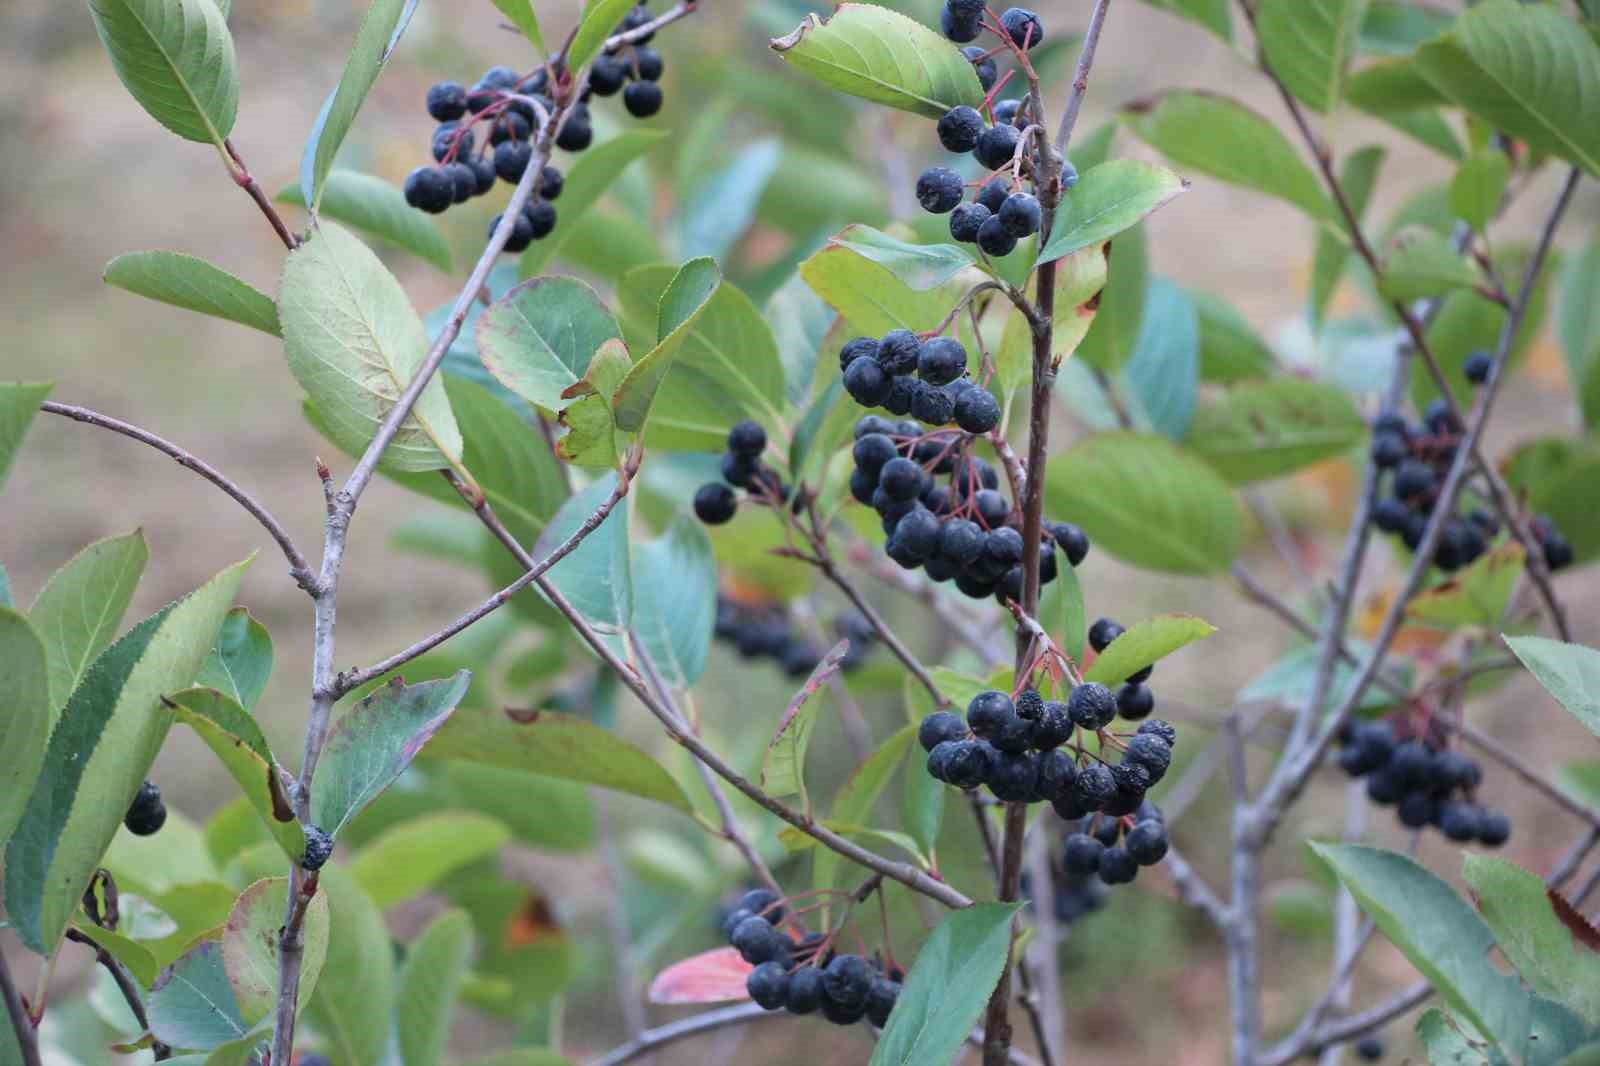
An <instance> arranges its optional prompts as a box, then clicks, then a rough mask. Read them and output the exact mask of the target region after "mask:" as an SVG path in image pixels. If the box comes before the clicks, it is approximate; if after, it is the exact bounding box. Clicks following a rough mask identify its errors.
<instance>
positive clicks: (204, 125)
mask: <svg viewBox="0 0 1600 1066" xmlns="http://www.w3.org/2000/svg"><path fill="white" fill-rule="evenodd" d="M89 14H90V16H91V17H92V18H93V19H94V28H95V32H96V33H98V34H99V35H100V43H101V44H103V45H105V48H106V51H107V52H109V53H110V54H111V65H112V67H113V68H114V69H115V70H116V72H117V77H118V78H120V79H121V80H122V84H123V85H124V86H125V87H126V88H127V90H128V92H130V93H132V94H133V98H134V99H135V100H137V101H139V106H141V107H143V108H144V109H145V110H146V111H147V112H149V113H150V117H151V118H153V119H155V120H156V121H157V122H159V123H161V124H162V125H163V126H165V127H167V129H169V130H171V131H172V132H173V133H176V134H177V135H178V136H179V137H183V138H185V139H186V140H191V141H202V142H204V141H210V142H211V143H212V144H215V145H216V146H217V148H218V149H219V150H220V149H221V148H222V141H223V139H224V138H225V137H227V136H228V134H229V133H231V132H233V120H234V116H235V115H236V114H237V112H238V110H239V71H238V60H237V58H236V57H235V55H234V51H233V35H232V34H230V33H229V32H228V24H227V22H226V21H225V20H224V19H223V17H222V12H221V11H220V10H218V8H217V5H216V4H215V3H214V2H213V0H89Z"/></svg>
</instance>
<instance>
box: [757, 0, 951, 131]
mask: <svg viewBox="0 0 1600 1066" xmlns="http://www.w3.org/2000/svg"><path fill="white" fill-rule="evenodd" d="M772 50H773V51H774V52H777V53H778V55H779V57H780V58H782V59H786V60H788V61H789V63H790V64H792V65H793V66H795V67H797V68H798V69H800V70H802V71H804V72H805V73H807V74H809V75H811V76H812V77H813V78H816V79H817V80H818V81H820V82H822V83H823V84H824V85H826V86H828V87H829V88H832V89H837V90H838V91H839V92H842V93H848V94H849V95H851V96H859V97H861V98H862V99H863V100H871V101H872V102H873V103H878V104H886V105H887V106H889V107H893V108H898V109H899V110H901V111H911V112H915V113H916V114H919V115H922V116H923V117H924V118H940V117H942V116H943V115H944V113H945V112H946V111H949V110H950V109H951V108H952V107H955V106H957V105H958V104H966V105H968V106H971V107H976V106H978V104H979V103H980V102H981V101H982V100H983V87H982V86H981V85H979V84H978V76H977V74H976V73H974V72H973V69H972V64H971V63H969V62H968V61H967V59H966V57H964V56H963V55H962V54H961V52H960V50H959V49H957V48H956V46H955V45H953V44H951V43H950V42H949V41H947V40H945V39H944V38H943V37H942V36H940V35H939V34H937V33H935V32H934V31H933V30H930V29H929V28H928V27H926V26H924V25H923V24H922V23H920V22H917V21H916V20H914V19H909V18H907V17H906V16H904V15H902V14H900V13H899V12H896V11H890V10H889V9H888V8H883V7H874V6H872V5H870V4H840V5H839V7H838V8H836V9H835V10H834V12H833V14H832V15H831V16H830V17H829V18H827V19H826V20H824V19H823V18H822V17H821V16H820V15H807V16H806V19H805V21H804V22H802V23H800V25H799V26H798V27H797V28H796V29H795V30H794V32H792V33H790V34H788V35H786V36H783V37H776V38H774V39H773V41H772Z"/></svg>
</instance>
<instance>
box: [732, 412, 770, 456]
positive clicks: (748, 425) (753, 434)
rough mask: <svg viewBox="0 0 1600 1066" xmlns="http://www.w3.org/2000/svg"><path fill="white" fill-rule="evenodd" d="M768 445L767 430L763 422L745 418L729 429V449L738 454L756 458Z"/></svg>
mask: <svg viewBox="0 0 1600 1066" xmlns="http://www.w3.org/2000/svg"><path fill="white" fill-rule="evenodd" d="M766 447H767V431H766V430H764V429H762V428H761V423H759V422H753V421H751V420H749V419H745V420H744V421H743V422H740V423H738V424H737V425H735V426H734V427H733V428H732V429H730V430H728V450H729V451H730V452H733V453H734V454H736V455H746V456H750V457H752V458H754V457H755V456H758V455H760V454H761V453H762V452H763V451H765V450H766Z"/></svg>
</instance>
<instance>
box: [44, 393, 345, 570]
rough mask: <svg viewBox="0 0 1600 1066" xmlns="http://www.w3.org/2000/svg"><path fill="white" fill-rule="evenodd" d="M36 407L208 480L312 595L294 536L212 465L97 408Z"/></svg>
mask: <svg viewBox="0 0 1600 1066" xmlns="http://www.w3.org/2000/svg"><path fill="white" fill-rule="evenodd" d="M39 410H41V411H44V412H46V413H47V414H52V415H61V416H62V417H63V418H70V419H72V420H73V421H75V422H82V423H84V424H85V425H90V426H96V427H98V428H100V429H108V430H110V431H111V432H113V433H120V434H122V435H123V436H124V437H130V438H132V439H133V440H136V441H138V442H139V443H141V444H148V445H149V446H150V447H152V448H154V449H155V450H156V451H158V452H161V453H162V454H163V455H165V456H167V457H168V458H170V459H172V460H174V461H175V462H176V463H177V464H178V465H179V466H181V467H183V468H185V469H186V470H192V471H194V472H195V473H196V474H199V475H200V476H201V477H202V478H204V479H205V480H207V481H209V482H211V484H213V485H215V486H216V487H217V488H219V489H221V490H222V491H223V492H225V493H227V494H228V495H229V496H230V497H232V499H233V500H234V502H236V503H237V504H238V505H239V506H240V507H243V508H244V509H245V510H246V511H247V512H249V514H250V516H251V517H252V518H254V519H255V520H256V521H257V522H259V523H261V526H262V528H263V529H265V530H266V531H267V533H268V534H270V535H271V537H272V539H273V540H274V541H276V542H277V544H278V547H279V548H280V549H282V551H283V556H284V558H285V559H287V560H288V561H289V576H290V577H292V578H294V581H295V584H297V585H299V586H300V587H301V588H303V589H305V590H306V591H307V592H310V593H312V594H313V595H315V592H316V588H317V581H316V578H315V576H313V574H312V573H311V565H310V564H309V563H307V562H306V557H305V556H304V555H303V554H301V552H300V549H299V548H298V547H296V546H295V543H294V538H292V537H291V536H289V531H288V530H286V529H284V528H283V524H282V523H281V522H279V521H278V520H277V519H276V518H274V517H273V516H272V512H271V511H268V510H267V509H266V507H265V506H263V505H262V504H261V503H259V502H258V501H257V500H256V498H255V497H254V496H251V495H250V494H249V493H248V492H246V491H245V490H244V489H242V488H240V487H239V486H238V484H236V483H235V482H234V481H232V480H231V479H229V478H228V477H227V476H225V475H224V474H223V473H222V472H221V471H220V470H218V469H217V468H216V467H214V466H212V465H211V464H210V463H207V462H206V461H205V460H203V459H200V458H198V457H196V456H195V455H194V454H193V453H191V452H189V451H187V450H185V449H183V448H180V447H178V446H177V445H176V444H173V443H172V442H171V441H169V440H167V439H166V438H164V437H158V436H156V435H155V434H154V433H151V432H150V431H149V430H147V429H141V428H140V427H138V426H136V425H133V424H132V423H131V422H124V421H122V420H121V419H118V418H112V417H111V416H110V415H103V414H100V413H99V412H98V411H91V410H89V408H87V407H77V406H74V405H72V404H65V403H55V402H53V401H50V400H46V401H45V402H44V403H41V404H40V405H39Z"/></svg>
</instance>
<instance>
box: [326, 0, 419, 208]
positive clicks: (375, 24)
mask: <svg viewBox="0 0 1600 1066" xmlns="http://www.w3.org/2000/svg"><path fill="white" fill-rule="evenodd" d="M416 9H417V0H372V3H371V5H369V6H368V8H367V13H366V14H365V15H364V16H362V19H361V28H360V29H358V30H357V31H356V41H355V44H354V45H352V46H351V48H350V58H349V59H347V60H346V61H345V65H344V73H343V74H341V75H339V84H338V85H337V86H335V87H334V90H333V92H331V93H329V94H328V98H327V100H325V101H323V104H322V111H321V112H320V113H319V114H318V115H317V121H316V122H315V124H313V125H312V127H311V135H310V136H309V137H307V138H306V146H305V151H304V153H303V154H302V155H301V157H300V195H301V197H302V198H303V199H304V200H305V202H306V203H307V204H310V205H311V210H312V212H313V213H315V212H316V211H317V208H318V205H319V204H320V203H321V200H322V192H323V181H324V180H325V179H326V178H327V176H328V171H330V170H332V169H333V160H334V157H335V156H337V155H338V154H339V146H340V145H342V144H343V143H344V138H345V135H346V134H348V133H349V132H350V127H351V126H352V125H353V124H354V123H355V120H356V112H358V111H360V110H361V105H362V104H363V103H365V102H366V99H367V93H369V92H371V91H372V86H373V84H374V83H375V82H377V80H378V75H379V74H380V73H381V72H382V71H383V65H384V63H386V62H387V61H388V59H389V54H390V53H391V52H393V51H394V47H395V45H397V44H399V43H400V35H401V34H403V33H404V32H405V31H406V26H407V24H409V23H410V21H411V15H412V12H414V11H416Z"/></svg>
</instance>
